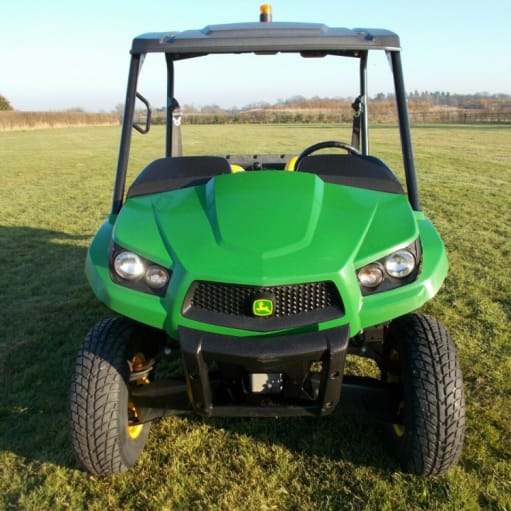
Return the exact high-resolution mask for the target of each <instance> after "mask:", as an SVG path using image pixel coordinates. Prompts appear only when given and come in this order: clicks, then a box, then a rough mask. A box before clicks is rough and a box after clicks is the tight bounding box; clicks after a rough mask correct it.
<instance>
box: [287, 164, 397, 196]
mask: <svg viewBox="0 0 511 511" xmlns="http://www.w3.org/2000/svg"><path fill="white" fill-rule="evenodd" d="M295 170H296V171H297V172H310V173H313V174H317V175H318V176H319V177H321V179H323V181H326V182H327V183H334V184H339V185H345V186H354V187H357V188H365V189H367V190H376V191H379V192H388V193H400V194H402V193H404V191H403V187H402V186H401V183H400V182H399V181H398V179H397V178H396V176H395V175H394V174H393V173H392V171H391V170H390V169H389V168H388V167H387V166H386V165H385V164H384V163H383V162H382V161H381V160H379V159H378V158H375V157H374V156H366V155H358V154H315V155H312V156H306V157H305V158H303V160H301V161H299V162H298V166H297V168H296V169H295Z"/></svg>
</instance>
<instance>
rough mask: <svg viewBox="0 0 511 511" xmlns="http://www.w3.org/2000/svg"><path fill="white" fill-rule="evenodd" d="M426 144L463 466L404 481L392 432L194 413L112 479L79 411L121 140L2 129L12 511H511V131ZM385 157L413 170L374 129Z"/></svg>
mask: <svg viewBox="0 0 511 511" xmlns="http://www.w3.org/2000/svg"><path fill="white" fill-rule="evenodd" d="M155 135H156V137H153V138H142V137H140V136H138V135H136V136H135V138H134V141H135V145H136V146H137V148H138V149H141V150H142V151H143V156H140V157H138V158H137V159H136V160H134V165H133V166H132V168H131V170H130V171H131V174H133V173H134V172H135V169H136V167H137V165H139V166H140V165H142V164H143V163H144V161H146V160H147V159H148V158H150V157H156V156H159V155H161V151H162V150H161V147H162V144H161V142H159V141H157V136H159V135H161V131H160V130H159V129H156V130H155ZM184 137H185V140H187V141H188V142H187V144H186V145H185V149H186V148H187V149H189V150H190V151H191V150H194V149H195V148H197V150H200V151H202V152H212V153H215V152H218V149H217V147H219V145H220V144H221V143H222V142H224V141H225V140H230V141H231V143H232V147H233V148H235V149H233V150H232V151H233V152H244V151H250V152H251V151H252V150H253V149H254V148H255V149H256V150H257V151H260V152H263V151H275V152H297V151H298V150H299V149H300V148H303V147H305V146H307V145H309V144H310V143H313V142H316V141H319V140H329V139H338V138H340V139H342V140H349V137H350V134H349V129H348V128H346V127H345V128H343V129H341V130H340V133H338V132H337V131H336V130H335V129H333V128H332V127H330V126H326V127H320V126H318V127H315V128H314V129H313V130H312V131H309V130H305V129H301V128H298V127H295V128H291V130H289V127H288V128H286V129H284V128H283V127H280V126H217V127H215V128H208V127H204V126H185V127H184ZM413 137H414V142H415V154H416V161H417V168H418V173H419V185H420V187H421V198H422V202H423V206H424V209H425V210H426V212H427V214H428V215H429V216H430V217H431V218H432V220H433V221H434V223H435V225H436V226H437V227H438V229H439V230H440V232H441V234H442V236H443V238H444V240H445V242H446V245H447V250H448V254H449V259H450V264H451V270H450V274H449V276H448V279H447V281H446V283H445V286H444V287H443V289H442V290H441V292H440V293H439V295H438V296H437V297H436V298H435V300H433V301H432V302H430V303H428V304H427V306H426V307H425V310H426V311H427V312H429V313H432V314H434V315H435V316H437V317H438V318H439V319H441V320H442V321H443V322H444V323H445V324H446V325H447V327H448V328H449V330H450V332H451V335H452V337H453V338H454V341H455V342H456V344H457V346H458V350H459V356H460V360H461V365H462V369H463V372H464V377H465V385H466V394H467V437H466V443H465V449H464V452H463V456H462V459H461V463H460V465H459V466H458V467H457V468H455V469H454V470H452V471H451V472H449V473H448V474H446V475H445V476H442V477H439V478H435V479H422V478H416V477H412V476H407V475H404V474H402V473H401V472H400V471H399V467H398V466H397V464H396V463H395V462H394V460H393V459H392V458H391V457H390V456H389V455H388V453H387V451H386V449H385V447H384V444H383V439H382V432H381V430H380V427H379V426H378V425H377V424H374V423H371V422H369V421H367V420H364V419H360V418H350V417H342V416H336V417H328V418H323V419H307V418H304V419H298V420H297V419H294V420H291V419H280V420H267V419H263V420H238V419H236V420H234V419H233V420H218V419H217V420H203V419H200V418H194V417H190V418H167V419H162V420H160V421H158V422H157V423H155V424H154V426H153V429H152V431H151V435H150V437H149V441H148V444H147V447H146V449H145V451H144V453H143V455H142V457H141V459H140V461H139V463H138V464H137V465H136V466H135V467H134V468H133V469H132V470H131V471H130V472H128V473H126V474H123V475H119V476H115V477H112V478H106V479H99V478H95V477H91V476H88V475H87V474H85V473H83V472H80V471H79V470H77V468H76V466H75V462H74V459H73V456H72V452H71V447H70V444H69V434H68V425H67V420H68V419H67V411H66V409H67V393H68V388H69V383H70V377H71V370H72V366H73V362H74V357H75V355H76V352H77V351H78V348H79V346H80V343H81V340H82V338H83V337H84V336H85V334H86V332H87V330H88V329H89V328H90V327H91V326H92V325H93V324H94V323H95V322H96V321H98V320H100V319H101V318H103V317H106V316H108V315H109V311H108V310H106V309H105V308H104V307H103V306H102V305H101V304H99V303H98V302H97V301H96V299H95V298H94V296H93V295H92V292H91V291H90V290H89V288H88V285H87V283H86V281H85V277H84V275H83V263H84V258H85V251H86V247H87V245H88V243H89V241H90V239H91V237H92V236H93V235H94V233H95V231H96V229H97V227H98V226H99V224H100V223H101V222H102V221H103V219H104V217H105V216H106V215H107V214H108V210H109V207H110V200H111V188H112V181H113V172H114V166H115V161H116V151H117V143H118V139H119V130H118V128H114V127H100V128H68V129H54V130H35V131H25V132H2V133H0V162H1V163H0V205H1V209H0V261H1V263H0V264H1V268H2V271H1V277H2V278H1V282H2V284H1V285H2V292H1V293H0V310H1V311H2V313H1V314H2V320H1V321H0V384H1V385H2V388H3V394H2V398H1V400H0V509H30V510H39V509H48V510H50V509H51V510H60V509H72V510H81V509H84V510H85V509H87V510H102V511H103V510H107V509H122V510H131V509H133V510H139V509H144V510H146V509H151V510H153V509H154V510H181V509H182V510H206V509H211V510H237V509H243V510H271V509H277V510H327V509H328V510H343V509H347V510H407V511H408V510H419V509H420V510H453V511H454V510H456V511H458V510H476V509H489V510H497V511H504V510H508V511H509V510H511V482H510V473H511V426H510V424H511V422H510V420H509V418H510V417H511V384H510V376H511V349H510V347H511V338H510V334H509V324H510V310H511V298H510V296H511V277H510V267H511V251H510V248H511V244H510V227H509V226H510V223H511V213H510V208H509V204H510V197H511V170H510V167H509V162H510V160H511V149H510V148H511V127H496V126H493V127H492V126H485V127H476V126H463V127H452V126H449V127H446V126H421V127H416V128H414V129H413ZM258 138H261V139H262V140H263V144H262V145H260V146H258V147H255V146H253V140H256V139H258ZM194 145H195V148H194V147H193V146H194ZM372 152H373V153H374V154H378V155H381V156H382V157H383V158H384V159H385V160H386V161H388V162H389V163H391V164H396V165H397V164H398V163H399V147H398V139H397V138H396V136H395V134H393V131H392V130H390V129H388V128H387V127H385V126H381V127H377V128H376V129H375V130H374V132H373V142H372ZM148 155H151V156H148Z"/></svg>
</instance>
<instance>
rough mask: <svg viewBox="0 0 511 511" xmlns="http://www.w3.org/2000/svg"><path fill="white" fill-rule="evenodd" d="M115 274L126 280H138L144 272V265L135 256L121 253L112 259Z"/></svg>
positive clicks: (131, 253)
mask: <svg viewBox="0 0 511 511" xmlns="http://www.w3.org/2000/svg"><path fill="white" fill-rule="evenodd" d="M114 269H115V273H117V275H119V277H121V278H123V279H126V280H137V279H139V278H140V277H141V276H142V275H143V273H144V271H145V267H144V263H143V262H142V259H140V257H139V256H138V255H137V254H134V253H133V252H121V253H120V254H118V255H117V256H116V258H115V259H114Z"/></svg>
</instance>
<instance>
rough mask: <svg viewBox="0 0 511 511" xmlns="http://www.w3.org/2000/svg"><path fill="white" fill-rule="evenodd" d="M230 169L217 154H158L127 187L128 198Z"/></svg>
mask: <svg viewBox="0 0 511 511" xmlns="http://www.w3.org/2000/svg"><path fill="white" fill-rule="evenodd" d="M230 173H231V166H230V165H229V162H228V161H227V160H226V159H225V158H223V157H221V156H175V157H172V158H160V159H158V160H154V161H152V162H151V163H150V164H149V165H148V166H147V167H146V168H145V169H144V170H143V171H142V172H141V173H140V174H139V175H138V177H137V178H136V179H135V181H134V182H133V184H132V185H131V186H130V188H129V190H128V198H129V197H137V196H140V195H148V194H151V193H160V192H168V191H169V190H177V189H179V188H184V187H186V186H195V185H198V184H202V183H205V182H207V181H208V180H209V179H210V178H212V177H213V176H218V175H220V174H230Z"/></svg>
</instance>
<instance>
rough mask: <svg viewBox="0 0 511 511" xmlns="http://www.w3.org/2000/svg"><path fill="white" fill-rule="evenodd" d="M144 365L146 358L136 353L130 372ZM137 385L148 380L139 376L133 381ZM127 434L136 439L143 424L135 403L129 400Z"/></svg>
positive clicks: (138, 369) (143, 383)
mask: <svg viewBox="0 0 511 511" xmlns="http://www.w3.org/2000/svg"><path fill="white" fill-rule="evenodd" d="M145 365H146V358H145V356H144V354H143V353H140V352H139V353H137V354H136V355H135V356H134V357H133V358H132V359H131V364H130V368H131V371H132V372H136V371H140V370H141V369H142V368H143V367H144V366H145ZM135 383H136V384H137V385H147V384H148V383H149V380H148V379H147V378H146V377H144V378H139V379H137V380H136V382H135ZM128 424H129V425H128V436H129V437H130V438H131V439H132V440H136V439H137V438H138V437H139V436H140V435H141V434H142V431H143V429H144V424H142V423H140V422H139V420H138V413H137V409H136V407H135V405H134V404H133V403H132V402H131V401H130V402H129V403H128Z"/></svg>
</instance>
